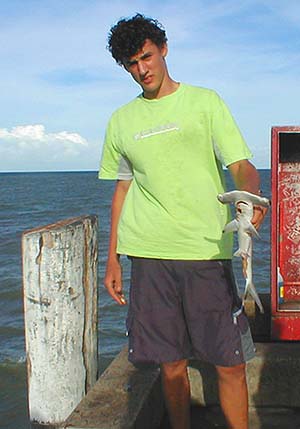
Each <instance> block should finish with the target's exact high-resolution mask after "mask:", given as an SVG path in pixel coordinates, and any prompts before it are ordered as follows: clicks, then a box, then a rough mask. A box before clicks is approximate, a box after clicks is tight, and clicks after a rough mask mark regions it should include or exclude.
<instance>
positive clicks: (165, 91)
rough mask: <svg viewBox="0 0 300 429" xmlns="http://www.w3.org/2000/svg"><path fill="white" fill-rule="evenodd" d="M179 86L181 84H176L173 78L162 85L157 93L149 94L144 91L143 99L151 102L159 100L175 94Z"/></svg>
mask: <svg viewBox="0 0 300 429" xmlns="http://www.w3.org/2000/svg"><path fill="white" fill-rule="evenodd" d="M179 85H180V83H179V82H176V81H175V80H173V79H171V78H168V79H167V80H166V81H164V82H163V83H162V85H161V86H160V87H159V88H158V90H157V91H155V92H149V93H148V92H145V91H144V92H143V97H144V98H147V99H149V100H153V99H159V98H162V97H165V96H167V95H170V94H172V93H173V92H175V91H176V90H177V88H178V87H179Z"/></svg>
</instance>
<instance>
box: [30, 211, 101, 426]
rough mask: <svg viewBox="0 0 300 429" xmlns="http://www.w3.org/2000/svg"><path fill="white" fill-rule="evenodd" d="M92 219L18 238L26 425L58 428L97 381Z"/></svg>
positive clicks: (94, 219)
mask: <svg viewBox="0 0 300 429" xmlns="http://www.w3.org/2000/svg"><path fill="white" fill-rule="evenodd" d="M97 237H98V223H97V217H96V216H82V217H78V218H73V219H67V220H65V221H62V222H58V223H55V224H52V225H47V226H44V227H41V228H36V229H33V230H30V231H25V232H24V233H23V237H22V259H23V261H22V262H23V288H24V315H25V336H26V352H27V373H28V401H29V416H30V420H31V422H32V423H33V422H37V423H38V424H44V425H59V424H60V423H61V422H63V421H64V420H65V419H66V418H67V417H68V416H69V414H70V413H71V412H72V410H73V409H74V408H75V407H76V406H77V404H78V403H79V402H80V400H81V399H82V398H83V396H84V395H85V394H86V393H87V391H88V390H89V389H90V388H91V387H92V386H93V384H94V383H95V382H96V379H97V369H98V356H97V355H98V350H97V347H98V346H97V344H98V341H97V262H98V238H97Z"/></svg>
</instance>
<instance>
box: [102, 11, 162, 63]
mask: <svg viewBox="0 0 300 429" xmlns="http://www.w3.org/2000/svg"><path fill="white" fill-rule="evenodd" d="M146 39H150V40H151V41H152V42H153V43H155V44H156V45H157V46H158V47H160V48H161V47H162V46H163V45H164V43H166V42H167V40H168V39H167V36H166V32H165V30H164V28H163V26H162V25H161V24H160V23H159V22H158V21H157V20H156V19H152V18H147V17H145V16H144V15H142V14H140V13H137V14H136V15H135V16H133V17H132V18H127V19H125V18H124V19H120V20H119V21H118V22H117V24H116V25H114V26H113V27H111V29H110V32H109V36H108V46H107V48H108V50H109V51H110V53H111V54H112V56H113V58H114V59H115V60H116V62H117V63H118V64H119V65H124V64H125V63H126V61H127V60H128V59H129V58H130V57H132V56H133V55H135V54H136V53H137V52H138V51H139V50H140V49H142V47H143V45H144V43H145V41H146Z"/></svg>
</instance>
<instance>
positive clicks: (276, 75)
mask: <svg viewBox="0 0 300 429" xmlns="http://www.w3.org/2000/svg"><path fill="white" fill-rule="evenodd" d="M136 12H140V13H142V14H145V15H147V16H151V17H154V18H156V19H158V21H160V22H161V23H162V24H163V25H164V27H165V29H166V32H167V37H168V45H169V53H168V57H167V63H168V68H169V72H170V75H171V77H172V78H173V79H175V80H177V81H180V82H185V83H189V84H193V85H198V86H202V87H206V88H212V89H214V90H216V91H217V92H218V93H219V94H220V96H221V97H222V98H223V99H224V100H225V102H226V103H227V105H228V106H229V108H230V110H231V112H232V114H233V116H234V117H235V120H236V122H237V123H238V126H239V128H240V130H241V132H242V134H243V135H244V137H245V139H246V141H247V143H248V145H249V147H250V149H251V151H252V153H253V160H252V162H253V163H254V164H255V165H256V166H257V167H258V168H269V167H270V132H271V127H272V126H284V125H300V114H299V111H300V109H299V100H300V84H299V83H300V82H299V79H300V18H299V17H300V2H299V0H285V1H284V2H283V1H282V0H281V1H279V0H185V1H183V0H179V1H174V0H167V1H164V0H151V1H148V0H141V1H135V0H132V1H125V0H120V1H119V0H110V1H104V0H0V171H1V172H6V171H69V170H97V169H98V166H99V160H100V156H101V149H102V145H103V139H104V134H105V127H106V124H107V121H108V120H109V117H110V115H111V114H112V112H113V111H114V110H115V109H117V108H118V107H119V106H120V105H122V104H125V103H127V102H128V101H130V100H131V99H133V98H134V97H135V96H136V95H138V94H139V93H140V88H139V87H138V86H137V84H136V83H135V82H134V81H133V80H132V78H131V76H130V75H129V74H128V73H127V72H126V71H124V69H122V68H121V67H120V66H118V65H117V64H116V63H115V62H114V60H113V59H112V58H111V56H110V53H109V52H108V50H107V49H106V45H107V34H108V31H109V29H110V27H111V26H112V25H114V24H115V23H116V22H117V21H118V19H119V18H121V17H129V16H132V15H134V14H135V13H136Z"/></svg>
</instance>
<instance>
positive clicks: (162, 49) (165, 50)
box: [160, 43, 168, 58]
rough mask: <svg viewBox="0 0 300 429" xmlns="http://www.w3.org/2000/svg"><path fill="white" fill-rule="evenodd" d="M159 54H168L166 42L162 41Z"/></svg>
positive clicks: (164, 55)
mask: <svg viewBox="0 0 300 429" xmlns="http://www.w3.org/2000/svg"><path fill="white" fill-rule="evenodd" d="M160 51H161V54H162V56H163V57H164V58H165V57H166V56H167V55H168V45H167V43H164V44H163V45H162V47H161V50H160Z"/></svg>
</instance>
